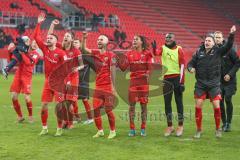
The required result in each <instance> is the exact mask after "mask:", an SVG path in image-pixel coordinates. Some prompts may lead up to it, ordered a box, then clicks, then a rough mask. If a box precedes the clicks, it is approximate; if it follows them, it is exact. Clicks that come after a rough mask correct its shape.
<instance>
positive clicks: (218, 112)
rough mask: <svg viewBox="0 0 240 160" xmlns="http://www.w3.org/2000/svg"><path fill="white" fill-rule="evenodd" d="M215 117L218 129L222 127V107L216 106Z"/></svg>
mask: <svg viewBox="0 0 240 160" xmlns="http://www.w3.org/2000/svg"><path fill="white" fill-rule="evenodd" d="M214 118H215V124H216V130H217V129H219V128H220V121H221V110H220V108H219V107H218V108H214Z"/></svg>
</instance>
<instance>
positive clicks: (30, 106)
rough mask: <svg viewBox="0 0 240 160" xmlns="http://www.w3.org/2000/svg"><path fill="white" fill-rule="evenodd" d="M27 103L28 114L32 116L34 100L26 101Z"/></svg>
mask: <svg viewBox="0 0 240 160" xmlns="http://www.w3.org/2000/svg"><path fill="white" fill-rule="evenodd" d="M26 104H27V110H28V116H32V101H29V102H26Z"/></svg>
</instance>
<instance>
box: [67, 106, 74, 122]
mask: <svg viewBox="0 0 240 160" xmlns="http://www.w3.org/2000/svg"><path fill="white" fill-rule="evenodd" d="M67 114H68V125H73V108H72V107H71V106H69V108H68V109H67Z"/></svg>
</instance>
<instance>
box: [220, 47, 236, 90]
mask: <svg viewBox="0 0 240 160" xmlns="http://www.w3.org/2000/svg"><path fill="white" fill-rule="evenodd" d="M220 47H221V46H220ZM238 61H239V57H238V55H237V52H236V50H235V49H234V48H232V49H231V50H230V51H228V53H227V54H226V55H224V56H223V57H222V62H221V63H222V66H221V84H222V85H229V84H235V85H236V83H237V78H236V72H237V71H238V69H239V66H238V63H239V62H238ZM237 62H238V63H237ZM226 74H228V75H229V76H230V77H231V79H230V80H229V81H228V82H226V81H225V80H224V76H225V75H226Z"/></svg>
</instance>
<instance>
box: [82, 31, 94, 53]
mask: <svg viewBox="0 0 240 160" xmlns="http://www.w3.org/2000/svg"><path fill="white" fill-rule="evenodd" d="M86 43H87V32H83V36H82V53H83V54H92V50H91V49H88V48H86Z"/></svg>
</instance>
